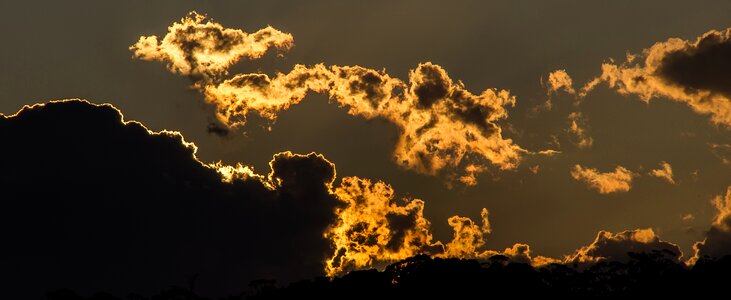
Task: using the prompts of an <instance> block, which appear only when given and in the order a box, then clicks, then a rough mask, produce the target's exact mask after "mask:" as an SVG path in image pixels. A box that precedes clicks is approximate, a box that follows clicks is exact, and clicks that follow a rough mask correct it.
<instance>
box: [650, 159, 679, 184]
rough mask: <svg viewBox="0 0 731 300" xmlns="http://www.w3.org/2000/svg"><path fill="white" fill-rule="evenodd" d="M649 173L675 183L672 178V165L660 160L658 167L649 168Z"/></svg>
mask: <svg viewBox="0 0 731 300" xmlns="http://www.w3.org/2000/svg"><path fill="white" fill-rule="evenodd" d="M649 174H650V175H651V176H655V177H657V178H662V179H664V180H665V181H667V182H669V183H670V184H675V179H673V167H672V166H670V164H669V163H667V162H664V161H663V162H661V163H660V168H659V169H653V170H650V173H649Z"/></svg>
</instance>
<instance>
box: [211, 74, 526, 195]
mask: <svg viewBox="0 0 731 300" xmlns="http://www.w3.org/2000/svg"><path fill="white" fill-rule="evenodd" d="M308 91H314V92H327V93H328V94H329V95H330V99H331V100H333V101H335V102H336V103H338V104H339V105H340V106H341V107H343V108H346V109H347V110H348V113H349V114H351V115H354V116H360V117H363V118H366V119H373V118H382V119H386V120H388V121H390V122H392V123H393V124H395V125H397V126H398V127H399V128H400V130H401V134H400V137H399V140H398V142H397V144H396V149H395V150H394V160H395V161H396V162H397V163H398V164H399V165H401V166H403V167H405V168H407V169H412V170H416V171H417V172H420V173H424V174H429V175H436V174H437V173H438V172H439V171H441V170H443V169H445V168H446V169H450V170H455V169H459V168H462V169H463V172H460V173H463V174H465V175H464V177H462V176H460V177H461V181H462V182H464V183H466V184H468V185H474V183H475V180H473V179H474V176H475V174H476V173H479V172H481V170H483V169H484V168H485V166H486V165H485V162H489V163H491V164H492V165H494V166H496V167H498V168H500V169H503V170H510V169H514V168H516V167H517V166H518V164H519V163H520V161H521V159H522V156H523V155H525V154H527V153H529V151H527V150H524V149H523V148H521V147H520V146H518V145H517V144H515V143H513V141H512V140H511V139H507V138H504V137H503V136H502V130H501V128H500V126H499V125H498V123H497V121H499V120H501V119H505V118H507V109H506V107H507V106H512V105H513V104H514V103H515V98H514V97H513V96H511V95H510V94H509V93H508V92H507V91H504V90H502V91H497V90H492V89H488V90H485V91H484V92H483V93H482V94H479V95H475V94H472V93H470V92H469V91H467V90H466V89H464V87H463V86H462V85H461V84H455V83H454V82H452V80H451V79H450V78H449V76H448V74H447V72H446V71H445V70H444V69H442V68H441V67H439V66H437V65H434V64H431V63H424V64H420V65H419V66H417V68H416V69H414V70H412V71H411V72H410V75H409V83H408V84H407V83H405V82H403V81H401V80H399V79H396V78H392V77H390V76H389V75H388V74H385V73H382V72H378V71H375V70H371V69H366V68H363V67H358V66H355V67H340V66H331V67H325V66H324V65H322V64H319V65H315V66H312V67H306V66H303V65H296V66H295V67H294V69H293V70H292V71H291V72H289V73H287V74H282V73H279V74H277V75H275V76H274V77H273V78H270V77H269V76H267V75H264V74H239V75H236V76H234V77H233V78H231V79H229V80H225V81H223V82H222V83H221V84H218V85H209V86H207V87H206V91H205V95H206V99H207V101H208V102H209V103H212V104H214V105H215V106H216V107H217V108H218V116H219V119H220V120H221V121H222V122H223V123H224V124H229V125H231V126H233V127H235V126H241V125H243V124H244V123H245V120H246V115H247V114H248V113H250V112H256V113H257V114H259V115H260V116H262V117H265V118H268V119H270V120H275V119H276V117H277V114H278V113H279V112H280V111H282V110H285V109H288V108H289V107H291V106H292V105H294V104H297V103H299V102H300V101H302V100H303V98H304V97H305V95H306V94H307V92H308Z"/></svg>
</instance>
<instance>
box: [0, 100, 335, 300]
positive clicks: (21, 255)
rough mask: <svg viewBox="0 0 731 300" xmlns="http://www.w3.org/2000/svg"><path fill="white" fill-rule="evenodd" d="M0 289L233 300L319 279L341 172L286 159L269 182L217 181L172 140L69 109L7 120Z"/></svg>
mask: <svg viewBox="0 0 731 300" xmlns="http://www.w3.org/2000/svg"><path fill="white" fill-rule="evenodd" d="M0 145H1V146H0V166H2V172H0V241H1V242H0V244H2V246H1V247H0V269H1V270H2V272H0V274H2V275H0V282H2V283H3V291H2V293H3V296H5V297H7V298H8V299H26V298H30V299H38V298H40V297H41V296H42V295H43V293H44V292H45V291H49V290H57V289H60V288H68V289H71V290H75V291H78V292H80V293H82V294H89V293H94V292H99V291H103V292H108V293H110V294H112V295H126V294H127V293H129V292H139V293H143V294H147V295H149V294H152V293H155V292H158V291H160V290H161V289H164V288H167V287H169V286H172V285H184V286H185V285H188V281H189V280H190V279H191V278H192V277H194V276H195V280H194V281H195V291H196V292H201V293H203V294H206V295H226V294H232V293H236V292H238V291H239V290H241V287H242V286H244V287H245V286H246V283H248V282H249V281H251V280H252V279H256V278H276V279H278V280H280V282H283V283H286V282H290V281H292V280H299V279H302V278H310V277H313V276H318V275H321V274H323V268H324V267H323V263H322V262H323V261H324V260H325V258H326V255H327V254H328V253H329V252H330V251H331V250H330V248H329V247H330V246H329V243H328V242H327V241H326V240H325V239H324V238H323V234H322V233H323V231H324V230H325V229H326V228H327V226H328V225H329V224H331V223H332V222H333V218H334V216H335V215H334V208H335V207H336V206H337V205H338V203H339V201H338V200H337V199H336V198H335V197H334V196H333V195H332V194H331V193H330V185H331V184H332V181H333V180H334V176H335V169H334V165H332V164H331V163H330V162H328V161H327V160H325V159H324V158H323V157H322V156H319V155H315V154H310V155H295V154H291V153H288V152H286V153H281V154H278V155H276V156H275V157H274V159H273V161H272V164H271V166H272V171H271V173H270V174H269V176H271V177H270V178H271V181H270V179H269V178H264V177H261V178H259V177H250V178H242V179H238V180H234V182H232V183H226V182H223V181H222V178H221V176H220V175H219V174H218V173H217V172H216V170H215V169H214V168H211V167H209V166H207V165H204V164H202V163H201V162H199V161H198V160H197V159H196V158H195V156H194V154H195V148H194V146H192V145H186V144H185V142H184V140H183V137H182V136H181V135H180V134H177V133H170V132H161V133H152V132H149V131H148V130H147V129H146V128H145V127H144V126H142V125H141V124H140V123H136V122H126V123H125V122H123V121H122V115H121V113H120V112H119V111H118V110H117V109H115V108H114V107H112V106H111V105H94V104H91V103H89V102H86V101H80V100H72V101H59V102H51V103H48V104H45V105H35V106H32V107H26V108H24V109H23V110H21V111H20V112H18V113H17V114H16V115H13V116H2V115H0Z"/></svg>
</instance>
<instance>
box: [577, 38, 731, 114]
mask: <svg viewBox="0 0 731 300" xmlns="http://www.w3.org/2000/svg"><path fill="white" fill-rule="evenodd" d="M638 56H639V57H641V58H644V59H638ZM729 57H731V29H726V30H723V31H715V30H712V31H709V32H706V33H705V34H703V35H701V36H700V37H698V38H697V39H695V40H683V39H680V38H671V39H668V40H667V41H664V42H658V43H655V44H654V45H652V46H651V47H650V48H648V49H645V50H644V51H643V52H642V54H641V55H630V56H628V59H627V61H626V62H625V63H622V64H616V63H615V62H614V61H610V62H607V63H604V64H603V65H602V74H601V76H599V77H597V78H595V79H593V80H592V81H590V82H589V83H588V84H587V85H586V88H585V90H587V91H589V90H591V89H593V88H594V87H595V86H596V85H597V84H598V83H599V82H605V83H607V84H608V85H609V87H610V88H613V89H615V90H617V92H619V93H620V94H623V95H630V94H632V95H637V96H639V97H640V98H641V99H642V100H644V101H650V100H651V99H653V98H659V97H663V98H668V99H671V100H674V101H678V102H682V103H685V104H686V105H688V106H689V107H690V108H691V109H693V110H694V111H695V112H697V113H699V114H703V115H708V116H710V119H711V122H713V123H715V124H723V125H726V126H731V100H730V99H731V79H729V78H731V60H729ZM635 61H637V62H635Z"/></svg>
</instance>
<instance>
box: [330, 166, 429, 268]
mask: <svg viewBox="0 0 731 300" xmlns="http://www.w3.org/2000/svg"><path fill="white" fill-rule="evenodd" d="M334 193H335V195H337V197H338V198H339V199H340V200H341V201H343V202H344V203H345V206H344V207H342V208H339V209H338V210H337V215H338V218H337V220H336V222H335V223H334V224H333V225H332V226H330V228H329V229H328V230H327V231H326V232H325V236H326V237H327V238H328V239H330V240H331V241H332V243H333V245H334V252H333V256H332V257H330V258H329V259H328V260H327V265H326V272H327V274H328V275H331V276H332V275H336V274H341V273H343V272H345V271H350V270H354V269H361V268H365V267H372V266H374V265H376V264H377V263H378V262H394V261H397V260H401V259H405V258H407V257H410V256H413V255H416V254H420V253H423V252H428V253H430V252H434V253H438V252H441V251H442V247H441V244H440V243H433V242H432V235H431V232H430V231H429V225H430V222H429V220H427V219H426V218H424V214H423V211H424V201H422V200H419V199H413V200H409V199H401V201H398V202H401V203H402V204H398V203H397V201H395V200H394V199H393V189H392V188H391V186H389V185H387V184H385V183H383V182H380V181H379V182H376V183H372V182H371V181H370V180H368V179H361V178H357V177H345V178H343V179H342V182H341V184H340V186H339V187H337V188H336V189H335V191H334ZM429 250H431V251H429Z"/></svg>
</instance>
